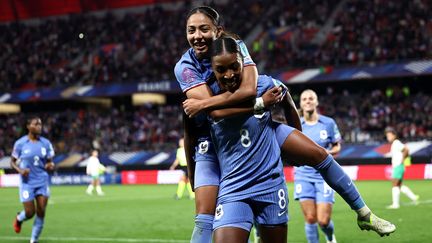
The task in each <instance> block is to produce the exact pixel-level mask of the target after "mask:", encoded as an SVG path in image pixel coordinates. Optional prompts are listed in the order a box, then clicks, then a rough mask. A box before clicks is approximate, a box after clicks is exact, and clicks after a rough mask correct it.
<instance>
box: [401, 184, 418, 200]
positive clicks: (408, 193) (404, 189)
mask: <svg viewBox="0 0 432 243" xmlns="http://www.w3.org/2000/svg"><path fill="white" fill-rule="evenodd" d="M400 191H401V192H402V193H403V194H405V195H406V196H407V197H408V198H409V199H411V200H413V201H415V200H416V199H417V197H416V195H414V193H413V192H412V191H411V190H410V189H409V188H408V187H407V186H405V185H402V186H401V189H400Z"/></svg>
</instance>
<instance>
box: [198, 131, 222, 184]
mask: <svg viewBox="0 0 432 243" xmlns="http://www.w3.org/2000/svg"><path fill="white" fill-rule="evenodd" d="M219 179H220V169H219V160H218V158H217V155H216V151H215V150H214V146H213V143H212V142H211V141H209V140H205V141H202V142H200V143H199V144H198V146H197V147H196V148H195V175H194V180H195V185H194V188H195V189H196V188H198V187H201V186H219Z"/></svg>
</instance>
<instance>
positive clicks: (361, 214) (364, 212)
mask: <svg viewBox="0 0 432 243" xmlns="http://www.w3.org/2000/svg"><path fill="white" fill-rule="evenodd" d="M356 212H357V215H358V216H359V218H364V217H366V216H368V215H369V214H370V213H371V210H370V209H369V208H368V206H366V205H364V207H362V208H360V209H357V210H356Z"/></svg>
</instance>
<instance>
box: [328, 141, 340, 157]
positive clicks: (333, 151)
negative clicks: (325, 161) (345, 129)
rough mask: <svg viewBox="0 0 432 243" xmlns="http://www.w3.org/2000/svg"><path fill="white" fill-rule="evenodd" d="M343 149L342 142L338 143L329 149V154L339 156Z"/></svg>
mask: <svg viewBox="0 0 432 243" xmlns="http://www.w3.org/2000/svg"><path fill="white" fill-rule="evenodd" d="M341 149H342V145H341V143H340V142H336V143H333V144H332V147H331V149H328V150H327V152H328V153H329V154H331V155H336V154H338V153H339V152H340V151H341Z"/></svg>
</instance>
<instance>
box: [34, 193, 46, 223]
mask: <svg viewBox="0 0 432 243" xmlns="http://www.w3.org/2000/svg"><path fill="white" fill-rule="evenodd" d="M47 204H48V197H45V196H42V195H38V196H36V215H37V216H38V217H41V218H43V217H45V210H46V206H47Z"/></svg>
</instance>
